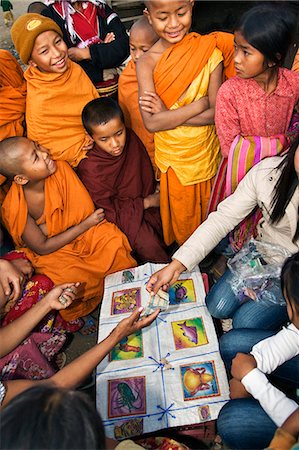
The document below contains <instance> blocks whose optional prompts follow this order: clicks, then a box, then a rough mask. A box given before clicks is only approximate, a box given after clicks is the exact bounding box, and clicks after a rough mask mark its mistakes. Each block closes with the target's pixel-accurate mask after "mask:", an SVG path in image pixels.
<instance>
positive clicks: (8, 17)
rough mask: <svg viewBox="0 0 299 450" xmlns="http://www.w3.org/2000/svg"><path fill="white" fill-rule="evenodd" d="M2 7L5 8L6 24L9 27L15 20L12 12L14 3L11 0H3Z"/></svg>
mask: <svg viewBox="0 0 299 450" xmlns="http://www.w3.org/2000/svg"><path fill="white" fill-rule="evenodd" d="M1 7H2V10H3V18H4V24H5V26H7V27H9V26H10V25H12V24H13V21H14V16H13V13H12V10H13V5H12V3H11V2H10V1H9V0H1Z"/></svg>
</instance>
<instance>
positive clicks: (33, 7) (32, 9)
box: [27, 2, 49, 14]
mask: <svg viewBox="0 0 299 450" xmlns="http://www.w3.org/2000/svg"><path fill="white" fill-rule="evenodd" d="M45 9H46V10H47V9H49V8H48V7H47V5H45V4H44V3H43V2H32V3H30V5H28V8H27V12H28V13H37V14H41V13H42V11H44V10H45Z"/></svg>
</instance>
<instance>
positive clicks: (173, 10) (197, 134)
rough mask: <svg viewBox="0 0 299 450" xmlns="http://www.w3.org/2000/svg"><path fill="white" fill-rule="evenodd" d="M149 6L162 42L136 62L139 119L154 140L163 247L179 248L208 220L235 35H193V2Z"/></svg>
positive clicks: (159, 1) (155, 0)
mask: <svg viewBox="0 0 299 450" xmlns="http://www.w3.org/2000/svg"><path fill="white" fill-rule="evenodd" d="M145 3H146V6H147V12H146V13H147V16H148V19H149V22H150V24H151V25H152V27H153V28H154V30H155V32H156V33H157V34H158V36H159V37H160V39H159V41H158V42H157V43H156V44H154V45H153V47H152V48H151V49H150V50H149V51H148V52H147V53H145V54H144V55H143V56H142V57H141V58H140V60H139V61H138V63H137V78H138V85H139V96H140V107H141V114H142V117H143V120H144V123H145V126H146V128H147V129H148V130H149V131H151V132H154V133H155V138H154V139H155V161H156V164H157V166H158V168H159V169H160V170H161V183H160V209H161V217H162V224H163V233H164V240H165V242H166V244H171V243H172V242H173V241H174V240H176V241H177V242H178V243H179V244H182V243H183V242H184V241H185V240H186V239H187V238H188V237H189V236H190V235H191V234H192V232H193V231H194V230H195V229H196V228H197V226H198V225H199V224H200V223H201V222H202V221H203V220H204V218H205V215H206V210H207V206H208V202H209V197H210V193H211V189H212V184H213V178H214V176H215V174H216V171H217V168H218V164H219V161H220V148H219V141H218V138H217V135H216V131H215V126H214V112H215V101H216V94H217V91H218V89H219V87H220V85H221V82H222V79H223V73H222V67H223V66H224V68H225V72H224V73H225V74H229V75H231V74H232V73H233V36H232V35H230V34H227V33H212V34H211V35H207V36H200V35H199V34H196V33H189V30H190V27H191V20H192V7H193V3H194V1H193V0H174V1H169V0H148V1H146V2H145ZM223 59H224V64H223V63H222V60H223ZM158 104H160V106H161V104H162V107H163V111H161V112H158V113H156V109H157V105H158Z"/></svg>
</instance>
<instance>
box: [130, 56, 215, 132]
mask: <svg viewBox="0 0 299 450" xmlns="http://www.w3.org/2000/svg"><path fill="white" fill-rule="evenodd" d="M154 67H155V61H154V60H153V58H152V56H151V55H146V54H145V55H143V57H142V58H141V59H140V60H139V61H138V62H137V65H136V70H137V78H138V92H139V98H140V112H141V115H142V118H143V122H144V125H145V127H146V128H147V130H148V131H150V132H151V133H154V132H156V131H163V130H170V129H173V128H176V127H178V126H180V125H183V124H185V123H186V122H187V121H188V120H190V119H191V118H193V117H195V116H197V115H198V114H201V113H202V112H203V111H204V110H206V109H208V103H207V99H206V98H205V97H203V98H201V99H200V100H197V101H195V102H192V103H190V104H189V105H186V106H183V107H181V108H178V109H174V110H170V109H166V110H164V111H162V112H159V113H156V114H153V113H151V111H152V109H151V99H150V98H149V96H150V95H151V93H156V90H155V85H154V80H153V70H154Z"/></svg>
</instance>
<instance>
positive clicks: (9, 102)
mask: <svg viewBox="0 0 299 450" xmlns="http://www.w3.org/2000/svg"><path fill="white" fill-rule="evenodd" d="M0 99H1V101H0V141H2V140H3V139H5V138H7V137H10V136H23V134H24V121H25V117H24V116H25V107H26V81H25V79H24V76H23V70H22V68H21V66H20V65H19V63H18V61H17V60H16V58H15V57H14V56H12V54H11V53H9V52H8V51H7V50H0ZM5 181H6V178H5V177H4V176H3V175H0V185H1V187H0V204H2V202H3V200H4V198H5V195H6V193H7V190H8V188H9V186H8V183H5Z"/></svg>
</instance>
